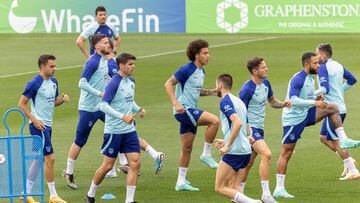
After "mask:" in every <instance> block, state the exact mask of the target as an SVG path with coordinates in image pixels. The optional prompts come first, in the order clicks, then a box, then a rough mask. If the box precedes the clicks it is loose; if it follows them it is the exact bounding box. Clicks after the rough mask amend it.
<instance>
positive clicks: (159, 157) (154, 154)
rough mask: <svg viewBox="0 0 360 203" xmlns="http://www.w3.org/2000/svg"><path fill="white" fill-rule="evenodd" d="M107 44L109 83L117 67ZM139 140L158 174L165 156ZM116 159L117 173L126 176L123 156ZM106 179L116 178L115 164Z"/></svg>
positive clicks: (112, 45) (120, 155) (114, 52)
mask: <svg viewBox="0 0 360 203" xmlns="http://www.w3.org/2000/svg"><path fill="white" fill-rule="evenodd" d="M109 44H110V49H111V50H112V51H111V52H110V54H108V55H106V56H105V57H106V59H107V61H108V74H109V81H110V79H111V78H112V77H113V76H114V75H117V72H118V69H119V67H118V65H117V63H116V59H115V55H116V51H115V50H114V43H113V41H112V40H109ZM139 140H140V147H141V149H142V150H144V151H145V152H147V153H148V154H149V155H150V156H151V158H153V160H154V161H155V174H159V173H160V171H161V169H162V167H163V161H164V159H165V154H164V153H163V152H158V151H156V150H155V149H154V148H153V147H152V146H150V145H149V144H148V142H147V141H146V140H144V139H142V138H140V137H139ZM118 157H119V168H118V170H119V172H120V171H121V172H123V173H125V174H127V172H128V168H129V165H128V162H127V159H126V157H125V155H124V154H121V153H119V155H118ZM106 177H109V178H113V177H117V173H116V165H115V164H114V167H113V169H112V170H110V171H109V172H108V173H107V174H106Z"/></svg>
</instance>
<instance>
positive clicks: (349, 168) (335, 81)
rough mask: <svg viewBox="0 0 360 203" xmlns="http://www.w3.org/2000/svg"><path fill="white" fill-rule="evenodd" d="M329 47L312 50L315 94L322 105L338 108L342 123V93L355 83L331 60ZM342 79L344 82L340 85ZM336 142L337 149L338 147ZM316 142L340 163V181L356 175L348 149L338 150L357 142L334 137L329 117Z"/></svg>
mask: <svg viewBox="0 0 360 203" xmlns="http://www.w3.org/2000/svg"><path fill="white" fill-rule="evenodd" d="M332 52H333V51H332V48H331V45H330V44H320V45H319V46H318V47H317V48H316V54H317V56H318V58H319V60H320V64H321V65H320V68H319V73H318V83H319V87H320V88H319V90H317V91H315V95H316V96H319V95H322V94H323V95H324V99H325V102H333V103H335V104H336V105H337V106H338V108H339V113H340V117H341V120H342V122H344V120H345V117H346V105H345V98H344V91H345V90H347V89H349V88H350V87H351V86H352V85H354V84H355V83H356V78H355V77H354V76H353V75H352V74H351V73H350V71H348V70H347V69H346V68H344V67H343V66H342V65H341V64H340V63H338V62H337V61H335V60H333V59H332ZM343 79H345V80H346V82H345V83H343ZM339 139H340V146H339ZM320 141H321V142H322V143H324V144H325V146H327V147H329V148H330V149H331V150H332V151H334V152H336V153H337V154H338V155H339V156H340V158H341V159H342V160H343V161H344V172H343V174H342V177H341V178H340V180H351V179H354V178H356V177H358V175H359V171H358V170H357V169H356V166H355V165H354V162H355V160H354V159H352V158H351V156H350V154H349V151H348V150H341V148H342V149H346V148H350V147H355V146H356V145H359V144H360V142H358V141H355V140H351V139H348V138H347V137H339V138H338V136H337V134H336V132H335V130H334V128H333V127H332V125H331V122H330V121H329V118H328V117H327V118H325V119H324V120H323V124H322V128H321V131H320Z"/></svg>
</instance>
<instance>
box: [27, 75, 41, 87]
mask: <svg viewBox="0 0 360 203" xmlns="http://www.w3.org/2000/svg"><path fill="white" fill-rule="evenodd" d="M43 81H44V79H43V78H42V77H41V75H36V76H35V77H33V78H32V79H31V80H30V81H29V82H28V85H41V84H42V82H43Z"/></svg>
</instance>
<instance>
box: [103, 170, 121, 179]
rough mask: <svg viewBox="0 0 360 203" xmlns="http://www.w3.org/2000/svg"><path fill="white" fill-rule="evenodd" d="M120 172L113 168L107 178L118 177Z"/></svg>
mask: <svg viewBox="0 0 360 203" xmlns="http://www.w3.org/2000/svg"><path fill="white" fill-rule="evenodd" d="M116 177H118V174H117V173H116V170H115V169H111V170H110V171H109V172H108V173H107V174H106V175H105V178H116Z"/></svg>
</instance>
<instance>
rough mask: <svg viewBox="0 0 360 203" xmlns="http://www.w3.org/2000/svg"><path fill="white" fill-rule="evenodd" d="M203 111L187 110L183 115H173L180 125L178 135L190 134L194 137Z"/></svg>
mask: <svg viewBox="0 0 360 203" xmlns="http://www.w3.org/2000/svg"><path fill="white" fill-rule="evenodd" d="M203 112H204V111H203V110H200V109H193V108H188V109H186V112H185V113H183V114H175V118H176V120H177V121H179V123H180V135H182V134H185V133H188V132H191V133H193V134H195V135H196V131H197V126H196V123H197V122H198V120H199V118H200V116H201V114H202V113H203Z"/></svg>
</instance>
